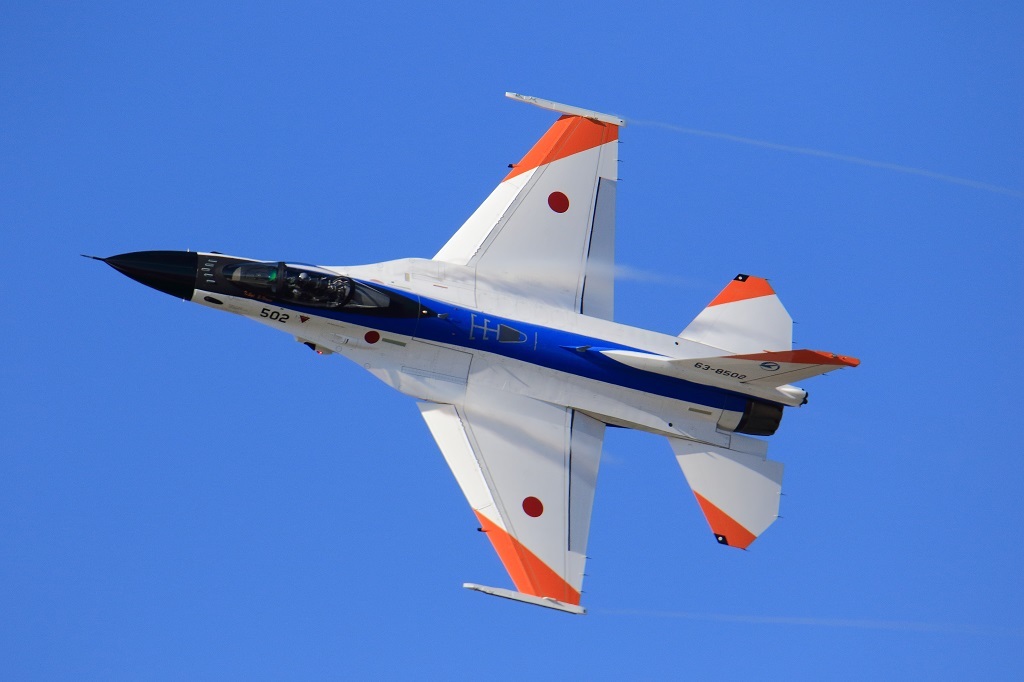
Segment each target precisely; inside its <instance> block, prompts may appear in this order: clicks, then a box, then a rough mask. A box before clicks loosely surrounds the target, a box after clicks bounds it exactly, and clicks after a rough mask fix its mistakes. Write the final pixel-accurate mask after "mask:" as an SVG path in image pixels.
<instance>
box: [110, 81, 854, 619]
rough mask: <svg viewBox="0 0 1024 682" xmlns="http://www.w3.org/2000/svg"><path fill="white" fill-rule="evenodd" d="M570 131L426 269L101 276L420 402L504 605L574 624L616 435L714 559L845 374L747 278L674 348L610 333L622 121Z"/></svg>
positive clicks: (595, 117)
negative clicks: (788, 425) (506, 584)
mask: <svg viewBox="0 0 1024 682" xmlns="http://www.w3.org/2000/svg"><path fill="white" fill-rule="evenodd" d="M506 94H507V96H508V97H510V98H512V99H515V100H518V101H522V102H527V103H530V104H534V105H536V106H539V107H542V108H544V109H549V110H552V111H554V112H557V113H558V114H561V116H560V117H559V118H558V119H557V121H555V122H554V124H553V125H552V126H551V127H550V128H549V129H548V131H547V132H546V133H545V134H544V135H543V136H542V137H541V138H540V140H539V141H538V142H537V143H536V144H535V145H534V146H533V148H532V149H530V151H529V152H527V154H526V156H524V157H523V158H522V160H521V161H520V162H519V163H517V164H513V165H512V166H511V167H510V168H511V169H510V170H509V172H508V174H507V175H506V176H505V178H504V179H503V180H502V181H501V182H500V183H499V184H498V186H497V187H496V188H495V189H494V191H493V192H492V193H491V194H490V196H488V197H487V198H486V200H484V202H483V203H482V204H481V205H480V207H479V208H477V210H476V211H475V212H474V213H473V214H472V215H471V216H470V217H469V219H468V220H467V221H466V222H465V223H464V224H463V225H462V226H461V227H460V228H459V230H458V231H457V232H455V234H454V235H453V236H452V237H451V238H450V239H449V240H448V242H447V243H446V244H445V245H444V246H442V247H441V250H440V251H438V252H437V254H436V255H435V256H434V257H433V258H430V259H424V258H405V259H401V260H393V261H388V262H384V263H376V264H372V265H360V266H310V265H303V264H299V263H289V262H283V261H264V260H252V259H249V258H241V257H236V256H228V255H224V254H221V253H216V252H209V253H194V252H188V251H141V252H134V253H125V254H121V255H118V256H111V257H109V258H101V259H99V260H102V261H104V262H105V263H107V264H108V265H110V266H112V267H113V268H114V269H115V270H118V271H119V272H121V273H122V274H125V275H127V276H128V277H130V278H132V279H134V280H136V281H138V282H141V283H142V284H145V285H147V286H150V287H152V288H154V289H157V290H159V291H162V292H164V293H167V294H170V295H172V296H176V297H178V298H182V299H185V300H188V301H192V302H193V303H197V304H199V305H202V306H206V307H208V308H213V309H215V310H223V311H226V312H229V313H234V314H236V315H242V316H244V317H248V318H250V319H252V320H254V321H256V322H260V323H262V324H265V325H268V326H270V327H273V328H275V329H279V330H281V331H283V332H285V333H287V334H292V335H294V336H295V338H296V339H297V340H298V341H300V342H302V343H303V344H305V345H306V346H308V347H309V348H311V349H312V350H313V351H315V352H316V353H319V354H321V355H331V354H338V355H342V356H344V357H347V358H349V359H351V360H353V361H354V362H356V363H357V364H359V365H361V366H362V367H364V368H366V369H367V370H368V371H370V372H371V373H372V374H373V375H374V376H376V377H377V378H379V379H380V380H381V381H383V382H385V383H386V384H388V385H389V386H392V387H394V388H395V389H397V390H398V391H400V392H402V393H404V394H406V395H409V396H412V397H413V398H415V399H416V400H417V401H418V402H417V405H418V406H419V410H420V413H421V414H422V416H423V419H424V420H425V421H426V423H427V426H428V427H429V430H430V432H431V434H432V435H433V437H434V439H435V440H436V441H437V445H438V447H439V448H440V449H441V453H442V454H443V455H444V458H445V460H446V461H447V463H448V466H449V467H450V468H451V470H452V473H453V474H454V475H455V478H456V480H457V481H458V484H459V486H460V487H461V488H462V491H463V493H464V494H465V496H466V499H467V500H468V502H469V505H470V507H471V508H472V510H473V513H474V514H475V516H476V524H474V525H476V526H479V530H481V531H483V532H484V533H486V536H487V538H488V539H489V540H490V541H491V543H492V544H493V545H494V549H495V550H496V551H497V553H498V556H499V557H500V559H501V562H502V564H504V567H505V569H506V570H507V571H508V574H509V577H510V578H511V580H512V583H513V584H514V585H515V590H511V589H507V588H502V587H488V586H484V585H479V584H475V583H466V584H465V585H464V586H465V587H467V588H470V589H473V590H477V591H480V592H484V593H487V594H491V595H495V596H498V597H504V598H507V599H514V600H518V601H521V602H526V603H529V604H536V605H540V606H545V607H549V608H553V609H559V610H562V611H566V612H570V613H576V614H582V613H585V612H586V611H585V609H584V608H583V607H582V606H581V605H580V592H581V590H582V586H583V575H584V573H583V571H584V564H585V562H586V559H587V537H588V534H589V529H590V517H591V509H592V506H593V501H594V489H595V487H596V485H597V474H598V465H599V463H600V460H601V448H602V442H603V439H604V434H605V428H606V427H607V426H615V427H626V428H631V429H638V430H640V431H646V432H648V433H653V434H657V435H660V436H664V437H665V438H667V439H668V442H669V445H670V446H671V449H672V451H673V452H674V454H675V457H676V459H677V460H678V462H679V466H680V467H681V468H682V471H683V474H684V476H685V478H686V480H687V482H688V483H689V485H690V488H691V489H692V490H693V494H694V497H695V498H696V500H697V503H698V505H699V506H700V509H701V510H702V511H703V513H704V516H705V517H706V518H707V522H708V525H709V526H710V528H711V532H712V533H713V535H714V538H715V539H716V540H717V541H718V542H719V543H720V544H722V545H727V546H730V547H738V548H746V547H748V546H749V545H750V543H752V542H753V541H754V540H755V539H756V538H757V537H758V536H759V535H761V534H762V533H763V532H764V531H765V529H767V528H768V527H769V526H770V525H771V524H772V522H773V521H774V520H775V519H776V518H777V517H778V511H779V497H780V494H781V488H782V469H783V467H782V464H781V463H779V462H776V461H773V460H770V459H768V458H767V444H766V442H765V440H764V439H763V437H765V436H771V435H772V434H773V433H775V431H776V429H777V428H778V427H779V423H780V421H781V419H782V415H783V412H784V411H785V409H786V408H795V407H799V406H801V405H803V404H805V403H806V402H807V393H806V392H805V391H804V390H803V389H801V388H798V387H796V386H793V385H792V382H795V381H802V380H804V379H807V378H809V377H812V376H815V375H818V374H823V373H825V372H830V371H832V370H835V369H840V368H844V367H855V366H857V365H858V364H859V361H858V360H856V359H855V358H851V357H847V356H843V355H836V354H834V353H828V352H821V351H815V350H794V349H793V347H792V320H791V318H790V316H789V314H788V313H787V312H786V309H785V308H784V307H783V305H782V304H781V303H780V302H779V298H778V296H777V295H776V293H775V291H774V289H773V288H772V286H771V285H770V284H769V283H768V281H766V280H765V279H762V278H760V277H756V276H753V275H747V274H740V275H737V276H736V277H735V278H734V279H732V280H731V281H730V282H728V284H727V285H726V286H725V288H724V289H723V290H722V291H721V292H720V293H719V294H718V295H717V296H715V297H714V298H713V299H712V300H711V302H710V303H709V304H708V305H707V307H706V308H704V310H702V311H701V312H700V313H699V314H698V315H697V317H696V318H694V320H693V321H692V322H691V323H690V324H689V325H688V326H687V327H686V328H685V329H683V330H682V332H680V333H679V335H678V336H669V335H666V334H660V333H656V332H652V331H646V330H643V329H638V328H635V327H629V326H626V325H622V324H617V323H615V322H614V320H613V295H614V274H615V262H614V261H615V259H614V242H615V195H616V191H617V190H616V181H617V166H618V138H619V130H620V128H622V127H623V126H624V125H625V121H623V120H622V119H621V118H619V117H616V116H611V115H608V114H601V113H598V112H595V111H588V110H585V109H580V108H578V107H573V106H568V105H565V104H559V103H556V102H551V101H548V100H543V99H539V98H536V97H528V96H524V95H519V94H516V93H506Z"/></svg>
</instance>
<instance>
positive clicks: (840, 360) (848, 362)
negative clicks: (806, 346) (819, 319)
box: [732, 350, 860, 367]
mask: <svg viewBox="0 0 1024 682" xmlns="http://www.w3.org/2000/svg"><path fill="white" fill-rule="evenodd" d="M732 357H735V358H740V359H743V360H774V361H775V362H792V363H796V364H799V365H843V366H845V367H856V366H857V365H859V364H860V360H858V359H857V358H851V357H850V356H848V355H836V354H835V353H829V352H828V351H823V350H780V351H772V352H768V353H751V354H749V355H734V356H732Z"/></svg>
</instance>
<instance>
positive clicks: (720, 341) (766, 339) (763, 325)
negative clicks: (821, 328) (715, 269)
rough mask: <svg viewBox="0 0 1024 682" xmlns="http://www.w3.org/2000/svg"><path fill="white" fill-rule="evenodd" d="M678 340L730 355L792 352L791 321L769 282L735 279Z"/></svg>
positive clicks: (747, 278)
mask: <svg viewBox="0 0 1024 682" xmlns="http://www.w3.org/2000/svg"><path fill="white" fill-rule="evenodd" d="M679 337H680V338H683V339H686V340H687V341H695V342H697V343H702V344H704V345H706V346H712V347H714V348H719V349H721V350H723V351H727V352H729V353H733V354H742V353H761V352H764V351H783V350H787V351H788V350H791V349H792V348H793V318H791V317H790V316H789V313H788V312H786V309H785V308H784V307H783V305H782V302H781V301H779V297H778V296H777V295H776V294H775V290H774V289H772V286H771V284H769V283H768V280H766V279H762V278H760V277H754V276H752V275H736V277H735V279H733V280H732V281H731V282H729V284H728V285H727V286H726V287H725V288H724V289H722V291H721V293H719V294H718V296H716V297H715V298H714V300H713V301H711V303H709V304H708V307H707V308H705V309H704V310H702V311H701V313H700V314H699V315H697V317H695V318H694V320H693V322H691V323H690V324H689V326H687V327H686V329H684V330H683V331H682V332H681V333H680V334H679Z"/></svg>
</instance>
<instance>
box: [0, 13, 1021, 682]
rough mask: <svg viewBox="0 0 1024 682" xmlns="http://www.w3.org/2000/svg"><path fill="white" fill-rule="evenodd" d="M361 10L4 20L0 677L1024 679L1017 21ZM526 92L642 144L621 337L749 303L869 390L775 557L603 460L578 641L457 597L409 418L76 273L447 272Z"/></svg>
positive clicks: (536, 125) (633, 466) (363, 391)
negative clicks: (760, 298)
mask: <svg viewBox="0 0 1024 682" xmlns="http://www.w3.org/2000/svg"><path fill="white" fill-rule="evenodd" d="M211 4H216V5H217V8H215V9H211V8H210V5H211ZM345 5H346V6H342V3H334V2H321V3H306V2H287V3H269V2H268V3H260V4H259V6H256V7H254V6H251V5H243V4H241V3H239V4H234V3H205V2H203V3H182V2H177V3H159V4H158V3H143V4H140V3H41V2H32V3H18V2H14V3H10V2H9V3H6V4H5V6H4V10H3V19H2V20H0V237H2V242H0V243H2V245H3V247H4V248H3V251H4V254H5V256H6V258H7V264H6V268H5V269H4V271H5V273H6V276H5V277H4V279H3V282H4V285H3V290H4V297H3V300H4V302H5V315H4V318H5V323H4V325H3V330H4V333H3V336H2V339H3V341H2V343H3V348H4V351H5V352H4V358H5V359H4V362H3V366H2V381H3V384H2V385H3V389H4V390H3V391H2V393H0V415H2V417H0V424H2V428H0V614H2V616H0V677H2V678H4V679H19V680H21V679H25V680H27V679H103V680H116V679H132V680H137V679H245V680H251V679H343V678H357V677H362V678H367V677H383V678H391V679H399V678H405V679H410V678H413V679H415V678H432V677H436V678H441V677H444V678H450V679H469V678H473V679H519V678H526V679H559V678H565V677H570V678H580V677H589V678H624V677H627V676H629V677H632V676H640V677H646V678H649V679H658V678H662V679H664V678H669V677H701V678H710V679H744V678H745V679H783V678H784V679H826V678H832V679H835V678H847V679H886V678H887V679H906V678H908V677H910V676H913V677H915V678H924V679H942V678H967V677H970V678H975V679H1011V678H1017V679H1019V678H1020V676H1022V675H1024V656H1022V653H1021V651H1022V648H1024V578H1022V569H1021V566H1022V564H1024V550H1022V543H1021V537H1022V535H1024V502H1022V499H1024V496H1022V490H1024V448H1022V447H1021V445H1020V438H1021V436H1020V433H1019V429H1018V428H1017V427H1018V426H1019V425H1020V423H1021V419H1022V404H1021V400H1020V392H1021V385H1022V379H1024V377H1022V374H1024V373H1022V370H1021V351H1022V346H1024V343H1022V339H1024V320H1022V313H1021V302H1020V301H1021V296H1022V294H1024V286H1022V276H1024V267H1022V261H1024V237H1022V234H1024V195H1022V192H1024V134H1022V133H1024V6H1022V5H1021V4H1020V3H1015V2H993V3H982V4H981V6H975V5H968V4H964V3H953V2H939V3H923V2H922V3H899V4H898V6H894V3H891V2H869V3H856V4H855V5H851V6H850V7H845V8H837V7H836V6H835V5H829V6H820V7H819V6H813V7H811V6H809V5H810V3H783V4H781V5H778V4H775V5H773V6H771V7H755V6H753V5H754V3H743V4H740V3H721V2H716V3H710V2H709V3H663V4H644V5H643V8H642V9H637V8H636V7H634V6H631V5H629V4H628V3H627V4H623V3H621V2H604V1H600V2H588V3H579V4H577V5H571V6H561V5H558V6H556V5H554V4H553V3H547V2H545V3H534V2H527V3H515V4H504V5H496V4H494V3H477V5H478V6H473V5H471V4H470V3H450V4H446V5H441V4H439V3H429V4H425V5H424V6H422V7H410V6H408V5H406V4H398V3H396V4H389V3H366V4H361V5H359V6H355V5H351V4H348V3H345ZM505 90H515V91H518V92H524V93H527V94H532V95H537V96H540V97H545V98H549V99H554V100H557V101H562V102H568V103H571V104H575V105H577V106H582V107H586V108H590V109H596V110H600V111H607V112H611V113H616V114H620V115H622V116H624V117H626V118H627V119H630V120H632V121H634V123H633V124H632V125H630V126H629V127H627V128H626V129H625V130H624V131H623V133H622V141H623V144H622V146H621V158H622V165H621V169H620V175H621V177H622V182H621V183H620V186H619V213H618V229H619V231H618V235H619V241H618V256H619V261H620V263H621V264H623V265H624V266H626V273H627V274H628V276H624V277H623V278H622V279H621V280H620V281H619V283H618V298H617V311H618V316H619V321H621V322H625V323H628V324H633V325H637V326H644V327H647V328H650V329H655V330H658V331H663V332H667V333H673V334H674V333H677V332H678V330H680V329H681V328H682V327H683V326H685V325H686V323H687V322H688V321H689V320H690V319H691V318H692V317H693V316H694V315H695V314H696V313H697V312H698V311H699V310H700V309H701V308H702V307H703V306H704V305H705V304H706V303H707V301H708V300H710V298H711V297H712V296H713V295H714V294H715V293H716V292H717V291H718V290H719V289H720V288H721V287H722V286H723V285H724V284H725V283H726V282H727V281H728V280H729V279H730V278H732V277H733V276H734V275H735V274H736V273H737V272H749V273H753V274H758V275H762V276H767V277H769V278H771V279H772V282H773V283H774V285H775V287H776V289H777V290H778V291H779V293H780V295H781V297H782V300H783V301H784V302H785V304H786V305H787V307H788V308H789V310H790V312H791V314H792V315H793V317H794V319H795V320H796V321H797V322H798V325H797V327H796V341H797V343H798V344H799V345H800V346H804V347H810V348H821V349H827V350H832V351H835V352H841V353H844V354H849V355H854V356H858V357H860V358H861V359H862V360H863V364H862V366H861V367H860V368H858V369H856V370H844V371H842V372H839V373H837V374H834V375H830V376H828V377H822V378H818V379H814V380H810V381H807V382H805V387H806V388H808V389H809V390H810V392H811V402H810V404H809V405H808V406H807V407H805V408H802V409H800V410H791V411H790V412H789V413H787V415H786V419H785V420H784V422H783V425H782V428H781V429H780V432H779V433H778V434H777V435H776V436H775V437H774V438H773V439H772V443H771V453H772V456H773V457H774V458H775V459H780V460H782V461H784V462H785V463H786V466H787V469H786V481H785V488H784V492H785V493H786V497H785V498H784V499H783V506H782V515H783V516H784V518H783V520H781V521H779V522H778V523H777V524H776V525H774V526H773V527H772V528H771V529H770V530H769V531H768V532H767V533H766V534H765V535H764V536H763V537H762V538H761V539H760V540H759V541H758V542H757V543H756V544H755V545H754V546H753V547H752V549H751V551H749V552H746V553H744V552H739V551H733V550H729V549H726V548H722V547H719V546H718V545H716V544H715V542H714V540H713V538H712V537H711V534H710V532H709V531H708V529H707V527H706V525H705V522H704V520H703V518H702V517H701V515H700V512H699V510H698V508H697V505H696V503H695V501H694V499H693V496H692V495H691V494H690V492H689V491H688V489H687V486H686V484H685V481H684V479H683V477H682V474H681V473H680V471H679V470H678V467H677V465H676V463H675V461H674V459H673V457H672V456H671V452H670V449H669V447H668V445H667V443H665V442H664V440H663V439H660V438H656V437H653V436H649V435H644V434H638V433H631V432H624V431H619V430H615V431H612V432H611V433H610V434H609V436H608V438H607V441H606V446H605V453H606V454H605V458H604V461H603V463H602V468H601V475H600V482H599V487H598V493H597V499H596V503H595V512H594V522H593V528H592V533H591V546H590V554H591V556H592V559H591V561H590V563H589V564H588V573H589V575H588V578H587V581H586V583H585V585H584V587H585V590H586V592H585V594H584V602H585V604H586V606H587V607H588V608H589V609H590V614H589V615H588V616H586V617H583V618H578V617H571V616H567V615H564V614H561V613H556V612H549V611H546V610H542V609H537V608H533V607H527V606H523V605H519V604H515V603H512V602H506V601H502V600H497V599H493V598H490V597H486V596H483V595H480V594H476V593H471V592H469V591H466V590H463V589H462V588H461V587H460V586H461V584H462V582H464V581H476V582H482V583H484V584H492V585H508V584H509V583H508V579H507V577H506V576H505V573H504V571H503V569H502V568H501V566H500V564H499V562H498V560H497V558H496V556H495V555H494V553H493V551H492V550H491V549H490V547H489V545H488V543H487V542H486V539H485V538H484V537H483V536H482V535H481V534H479V533H477V532H476V531H475V528H476V525H477V524H476V521H475V519H474V518H473V516H472V513H471V512H470V510H469V507H468V505H467V504H466V502H465V500H464V499H463V497H462V495H461V493H460V492H459V490H458V487H457V486H456V484H455V482H454V479H453V478H452V476H451V474H450V473H449V471H448V469H447V467H446V466H445V464H444V461H443V459H442V457H441V455H440V453H439V452H438V451H437V449H436V446H435V445H434V443H433V441H432V440H431V438H430V435H429V433H428V431H427V429H426V427H425V425H424V424H423V422H422V420H421V419H420V416H419V414H418V411H417V410H416V408H415V406H414V404H413V401H412V400H411V399H409V398H405V397H403V396H401V395H399V394H397V393H394V392H392V391H391V390H390V389H388V388H387V387H385V386H384V385H382V384H380V383H378V382H376V380H375V379H373V378H372V377H371V376H370V375H368V374H366V373H365V372H363V371H362V370H361V369H360V368H358V367H356V366H354V365H351V364H348V363H346V362H345V361H343V360H339V359H337V358H320V357H317V356H315V355H314V354H312V353H310V352H309V351H307V350H306V349H305V348H303V347H302V346H300V345H299V344H296V343H295V342H294V341H293V340H292V339H291V338H289V337H287V336H284V335H282V334H279V333H275V332H273V331H272V330H269V329H266V328H263V327H260V326H258V325H255V324H252V323H249V322H247V321H245V320H242V319H238V318H234V317H231V316H228V315H218V314H216V313H214V312H212V311H210V310H206V309H202V308H200V307H198V306H190V305H188V304H185V303H182V302H180V301H175V300H174V299H173V298H171V297H169V296H166V295H163V294H159V293H157V292H155V291H152V290H150V289H147V288H145V287H142V286H140V285H137V284H135V283H133V282H131V281H129V280H128V279H126V278H124V277H122V276H120V275H118V274H117V273H115V272H114V271H112V270H110V269H109V268H107V267H105V266H103V265H102V264H99V263H96V262H94V261H87V260H85V259H82V258H80V257H79V255H78V254H79V253H93V254H98V255H101V256H107V255H112V254H116V253H122V252H126V251H135V250H145V249H186V248H189V249H193V250H219V251H223V252H228V253H234V254H238V255H246V256H250V257H253V258H263V259H274V260H276V259H287V260H294V261H304V262H317V263H325V264H358V263H367V262H375V261H379V260H385V259H389V258H398V257H405V256H422V257H429V256H431V255H432V254H433V253H434V252H435V251H436V250H437V248H439V247H440V245H441V244H443V243H444V242H445V241H446V239H447V238H448V236H449V235H450V233H451V232H453V231H454V230H455V229H456V228H457V227H458V226H459V225H460V224H461V223H462V221H463V220H464V219H465V218H466V217H467V216H468V215H469V214H470V213H471V212H472V210H473V209H474V208H475V207H476V206H477V204H478V203H479V202H480V201H481V200H482V199H483V198H484V197H485V196H486V195H487V193H488V192H489V191H490V190H491V188H492V187H493V186H494V185H495V184H496V183H497V182H498V181H499V180H500V179H501V178H502V177H503V175H504V173H505V170H506V169H505V166H506V164H508V163H509V162H514V161H517V160H518V159H519V158H520V157H521V155H522V154H523V153H524V152H525V151H526V150H527V149H528V148H529V146H530V145H531V144H532V143H533V141H534V140H535V139H536V138H537V137H539V135H540V134H541V133H542V132H543V131H544V130H545V129H546V128H547V126H548V125H549V124H550V123H551V121H552V119H553V116H552V115H550V113H549V112H544V111H541V110H539V109H536V108H533V107H527V106H524V105H521V104H517V103H514V102H511V101H509V100H506V99H505V98H504V97H503V96H502V94H503V92H504V91H505ZM641 121H646V122H656V123H660V124H664V125H652V124H650V123H648V124H646V125H644V124H641V123H639V122H641ZM665 126H676V127H679V128H690V129H697V130H704V131H712V132H719V133H724V134H728V135H733V136H739V137H744V138H751V139H755V140H764V141H768V142H773V143H776V144H780V145H787V146H790V147H800V148H809V149H814V150H822V151H825V152H829V153H831V154H836V155H843V156H850V157H858V158H862V159H867V160H871V161H877V162H882V163H888V164H895V165H899V166H905V167H907V168H910V169H920V170H922V171H929V172H932V173H937V174H941V175H945V176H950V178H951V179H937V178H935V177H927V176H925V175H922V174H915V173H910V172H902V171H897V170H891V169H886V168H881V167H877V166H869V165H864V164H858V163H853V162H850V161H843V160H839V159H835V158H828V157H825V156H820V155H817V156H816V155H810V154H802V153H796V152H792V151H785V150H780V149H773V148H769V147H766V146H757V145H753V144H748V143H742V142H737V141H731V140H727V139H723V138H714V137H707V136H698V135H694V134H691V133H686V132H681V131H679V130H672V129H671V128H669V127H665ZM957 178H959V179H962V180H966V181H972V182H977V183H986V184H987V185H990V186H991V187H979V186H971V185H968V184H964V183H961V182H957V181H955V180H956V179H957ZM1000 188H1002V190H1000Z"/></svg>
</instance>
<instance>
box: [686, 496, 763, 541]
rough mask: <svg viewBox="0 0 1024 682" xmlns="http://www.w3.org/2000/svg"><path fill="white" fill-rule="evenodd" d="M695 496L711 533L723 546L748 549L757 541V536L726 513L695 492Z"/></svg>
mask: <svg viewBox="0 0 1024 682" xmlns="http://www.w3.org/2000/svg"><path fill="white" fill-rule="evenodd" d="M693 496H694V497H696V498H697V503H698V504H700V509H701V511H703V512H704V518H706V519H707V520H708V525H709V526H711V532H712V533H714V534H715V537H716V538H718V541H719V542H720V543H722V544H723V545H726V544H727V545H729V546H730V547H739V548H740V549H746V548H747V547H749V546H750V543H751V542H753V541H754V540H756V539H757V536H756V535H754V534H753V533H751V532H750V531H749V530H747V529H746V528H744V527H743V526H741V525H740V524H739V523H737V522H736V520H735V519H733V518H732V517H731V516H729V515H728V514H726V513H725V512H724V511H722V510H721V509H719V508H718V507H716V506H715V505H713V504H711V503H710V502H708V501H707V499H706V498H705V497H703V496H702V495H701V494H700V493H698V492H697V491H694V492H693Z"/></svg>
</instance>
